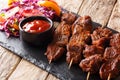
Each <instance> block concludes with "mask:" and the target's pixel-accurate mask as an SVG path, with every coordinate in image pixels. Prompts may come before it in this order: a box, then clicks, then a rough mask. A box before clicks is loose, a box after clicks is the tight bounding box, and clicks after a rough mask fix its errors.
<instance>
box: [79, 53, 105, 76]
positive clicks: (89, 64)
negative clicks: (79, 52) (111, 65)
mask: <svg viewBox="0 0 120 80" xmlns="http://www.w3.org/2000/svg"><path fill="white" fill-rule="evenodd" d="M102 61H103V58H102V56H101V55H100V54H95V55H92V56H90V57H87V58H85V59H83V60H82V61H81V62H80V64H79V66H80V67H81V68H82V70H83V71H85V72H90V73H92V74H93V73H97V72H98V71H99V69H100V66H101V64H102Z"/></svg>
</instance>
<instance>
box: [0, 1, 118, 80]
mask: <svg viewBox="0 0 120 80" xmlns="http://www.w3.org/2000/svg"><path fill="white" fill-rule="evenodd" d="M56 2H58V4H59V5H60V6H62V7H63V8H65V9H67V10H69V11H71V12H75V13H77V14H79V15H90V16H91V18H92V20H93V21H94V22H97V23H100V24H102V25H103V26H107V27H109V28H111V29H114V30H116V31H118V32H120V0H118V1H117V0H56ZM6 3H7V0H0V8H3V7H6V6H5V5H7V4H6ZM0 80H59V79H57V78H56V77H54V76H53V75H51V74H49V73H48V72H46V71H44V70H42V69H40V68H38V67H37V66H35V65H34V64H32V63H30V62H28V61H26V60H24V59H22V58H21V57H19V56H17V55H15V54H14V53H12V52H10V51H8V50H6V49H5V48H3V47H0Z"/></svg>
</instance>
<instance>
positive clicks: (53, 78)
mask: <svg viewBox="0 0 120 80" xmlns="http://www.w3.org/2000/svg"><path fill="white" fill-rule="evenodd" d="M46 80H59V79H57V78H56V77H55V76H53V75H52V74H49V75H48V77H47V79H46Z"/></svg>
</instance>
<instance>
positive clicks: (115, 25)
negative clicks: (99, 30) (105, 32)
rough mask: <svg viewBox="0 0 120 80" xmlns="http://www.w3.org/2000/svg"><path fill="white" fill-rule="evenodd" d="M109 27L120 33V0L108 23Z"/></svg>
mask: <svg viewBox="0 0 120 80" xmlns="http://www.w3.org/2000/svg"><path fill="white" fill-rule="evenodd" d="M108 27H109V28H111V29H113V30H116V31H118V32H120V0H118V2H117V3H116V5H115V7H114V10H113V12H112V15H111V17H110V20H109V22H108Z"/></svg>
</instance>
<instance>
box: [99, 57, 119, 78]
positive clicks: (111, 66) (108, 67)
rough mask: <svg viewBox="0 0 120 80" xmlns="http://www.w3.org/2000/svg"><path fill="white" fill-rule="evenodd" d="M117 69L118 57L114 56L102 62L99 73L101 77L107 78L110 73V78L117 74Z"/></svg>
mask: <svg viewBox="0 0 120 80" xmlns="http://www.w3.org/2000/svg"><path fill="white" fill-rule="evenodd" d="M119 71H120V59H118V58H116V59H112V60H109V61H106V62H105V63H103V65H102V66H101V68H100V71H99V74H100V77H101V79H103V80H107V78H108V76H109V75H111V76H110V78H115V77H116V76H118V75H119Z"/></svg>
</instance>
